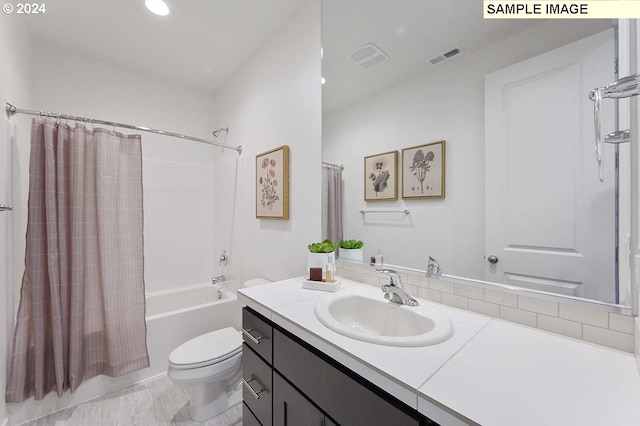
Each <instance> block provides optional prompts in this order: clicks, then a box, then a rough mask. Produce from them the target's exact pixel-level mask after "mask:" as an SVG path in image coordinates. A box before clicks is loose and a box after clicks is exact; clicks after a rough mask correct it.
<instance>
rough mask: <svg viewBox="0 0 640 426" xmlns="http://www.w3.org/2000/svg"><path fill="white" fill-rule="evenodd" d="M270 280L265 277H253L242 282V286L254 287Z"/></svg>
mask: <svg viewBox="0 0 640 426" xmlns="http://www.w3.org/2000/svg"><path fill="white" fill-rule="evenodd" d="M270 282H271V281H269V280H268V279H266V278H253V279H251V280H247V281H245V282H244V284H242V288H247V287H255V286H257V285H262V284H268V283H270Z"/></svg>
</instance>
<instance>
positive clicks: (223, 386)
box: [167, 278, 270, 422]
mask: <svg viewBox="0 0 640 426" xmlns="http://www.w3.org/2000/svg"><path fill="white" fill-rule="evenodd" d="M268 282H270V281H268V280H265V279H264V278H256V279H253V280H249V281H246V282H245V283H244V284H243V286H242V287H253V286H256V285H261V284H266V283H268ZM241 356H242V335H241V334H240V332H238V331H237V330H236V329H234V328H233V327H227V328H222V329H219V330H215V331H212V332H210V333H206V334H203V335H201V336H198V337H195V338H193V339H191V340H189V341H188V342H185V343H183V344H182V345H180V346H178V347H177V348H176V349H174V350H173V351H172V352H171V354H170V355H169V369H168V371H167V376H168V377H169V379H170V380H171V381H172V382H173V383H174V384H176V385H179V386H183V387H184V389H185V391H186V392H187V396H188V397H189V407H188V409H189V415H190V416H191V418H192V419H193V420H195V421H197V422H202V421H204V420H207V419H209V418H211V417H214V416H217V415H218V414H220V413H222V412H224V411H226V410H227V409H228V408H230V407H232V406H234V405H236V404H238V403H240V402H241V401H242V385H241V383H240V378H241V377H242V370H241V368H240V366H241V363H240V361H241Z"/></svg>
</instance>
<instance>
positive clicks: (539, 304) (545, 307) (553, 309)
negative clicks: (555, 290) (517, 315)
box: [518, 296, 558, 317]
mask: <svg viewBox="0 0 640 426" xmlns="http://www.w3.org/2000/svg"><path fill="white" fill-rule="evenodd" d="M518 308H520V309H524V310H525V311H531V312H536V313H539V314H545V315H550V316H552V317H557V316H558V302H554V301H552V300H545V299H537V298H534V297H527V296H518Z"/></svg>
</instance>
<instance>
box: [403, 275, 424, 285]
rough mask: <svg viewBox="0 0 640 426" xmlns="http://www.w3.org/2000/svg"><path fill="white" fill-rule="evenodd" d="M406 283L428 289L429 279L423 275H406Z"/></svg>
mask: <svg viewBox="0 0 640 426" xmlns="http://www.w3.org/2000/svg"><path fill="white" fill-rule="evenodd" d="M407 282H408V283H409V284H412V285H415V286H418V287H429V278H427V277H425V276H424V275H416V274H407Z"/></svg>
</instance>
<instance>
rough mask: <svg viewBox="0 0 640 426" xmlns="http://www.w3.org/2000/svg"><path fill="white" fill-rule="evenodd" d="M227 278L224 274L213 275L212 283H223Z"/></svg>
mask: <svg viewBox="0 0 640 426" xmlns="http://www.w3.org/2000/svg"><path fill="white" fill-rule="evenodd" d="M226 280H227V278H226V277H225V276H224V275H220V276H218V277H211V284H218V283H223V282H225V281H226Z"/></svg>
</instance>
